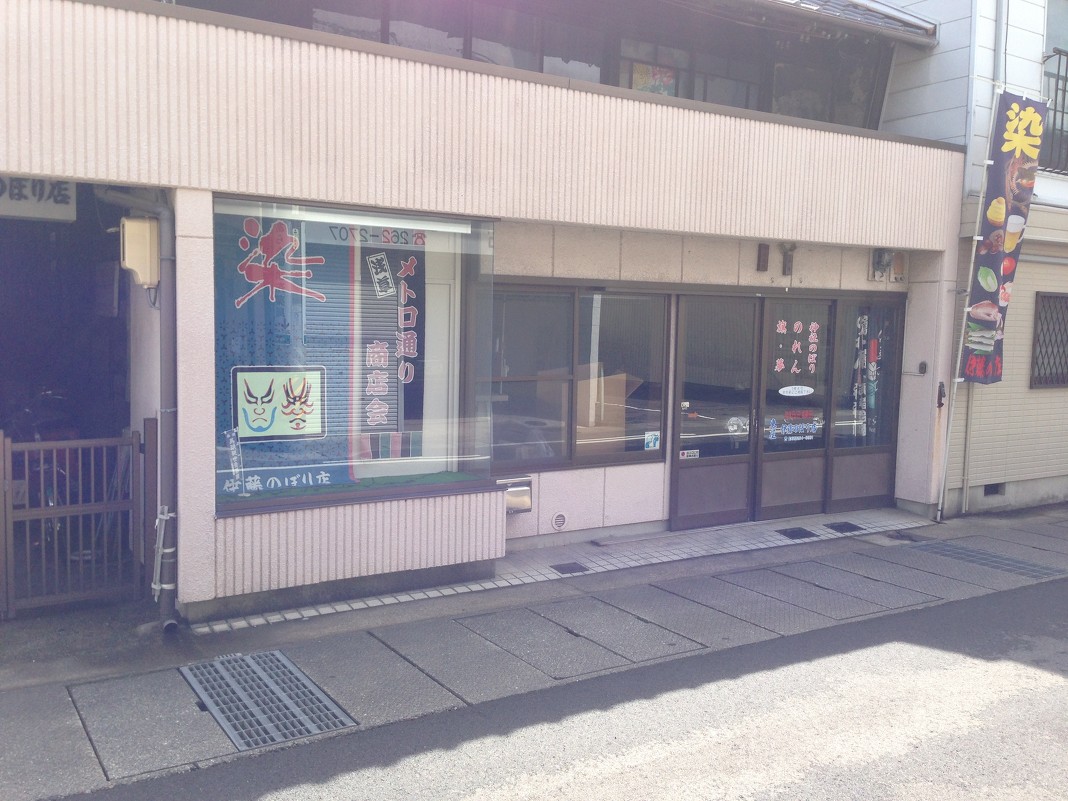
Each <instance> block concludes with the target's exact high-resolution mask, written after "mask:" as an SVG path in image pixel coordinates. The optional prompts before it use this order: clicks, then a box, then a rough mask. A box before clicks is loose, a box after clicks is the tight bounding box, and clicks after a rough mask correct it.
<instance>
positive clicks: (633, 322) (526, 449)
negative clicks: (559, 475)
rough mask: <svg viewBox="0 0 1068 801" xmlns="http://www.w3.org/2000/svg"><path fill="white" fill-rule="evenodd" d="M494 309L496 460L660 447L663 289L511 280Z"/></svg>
mask: <svg viewBox="0 0 1068 801" xmlns="http://www.w3.org/2000/svg"><path fill="white" fill-rule="evenodd" d="M493 310H494V315H493V336H492V339H493V378H492V387H491V389H489V390H488V391H487V392H486V393H485V394H486V395H487V396H488V397H489V399H490V402H491V404H492V407H493V460H494V468H495V469H497V470H508V469H512V468H514V469H524V470H525V469H530V468H532V467H536V466H538V465H552V464H565V463H568V462H569V461H570V460H571V459H572V458H574V459H576V460H579V461H599V462H604V461H613V460H617V459H620V458H624V455H625V454H637V458H641V457H642V456H650V457H652V456H654V455H655V456H659V455H660V453H661V450H660V448H661V442H660V440H661V436H662V432H663V419H664V375H665V365H664V360H665V343H664V337H665V319H666V317H665V314H666V300H665V299H664V298H663V297H659V296H648V295H622V294H621V295H615V294H607V293H603V292H587V291H577V292H576V291H573V290H571V291H548V290H521V289H515V290H503V291H497V292H496V293H495V296H494V302H493ZM627 458H634V457H627Z"/></svg>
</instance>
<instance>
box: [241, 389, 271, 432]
mask: <svg viewBox="0 0 1068 801" xmlns="http://www.w3.org/2000/svg"><path fill="white" fill-rule="evenodd" d="M241 383H242V384H243V385H244V401H245V405H244V408H242V409H241V414H243V415H244V417H245V425H246V426H247V427H248V428H249V429H250V430H252V431H255V432H256V433H262V432H264V431H267V430H269V429H270V428H271V426H273V425H274V418H275V416H276V415H277V414H278V407H277V406H275V405H274V381H273V380H272V381H271V382H269V383H268V384H267V387H266V389H263V390H262V391H260V390H259V389H253V387H252V385H251V384H250V383H249V380H248V379H247V378H245V379H243V380H242V381H241Z"/></svg>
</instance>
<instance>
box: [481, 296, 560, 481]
mask: <svg viewBox="0 0 1068 801" xmlns="http://www.w3.org/2000/svg"><path fill="white" fill-rule="evenodd" d="M573 302H574V297H573V295H572V294H571V293H570V292H568V293H564V292H516V291H512V292H509V291H504V292H498V293H496V294H495V295H494V298H493V337H492V340H493V385H492V388H491V390H490V392H489V397H490V402H491V406H492V408H493V461H494V465H495V467H497V468H500V467H502V466H507V465H510V464H519V465H526V464H530V463H545V462H553V461H561V460H564V459H567V458H568V456H569V455H570V454H569V453H568V450H567V437H566V436H565V433H566V431H567V430H568V428H567V427H568V423H569V418H570V415H569V414H568V411H569V410H570V408H571V379H572V374H571V370H572V331H573V329H574V306H573Z"/></svg>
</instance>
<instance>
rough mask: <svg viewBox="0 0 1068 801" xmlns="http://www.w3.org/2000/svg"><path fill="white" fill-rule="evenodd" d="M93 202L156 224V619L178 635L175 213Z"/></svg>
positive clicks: (111, 194)
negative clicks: (160, 534)
mask: <svg viewBox="0 0 1068 801" xmlns="http://www.w3.org/2000/svg"><path fill="white" fill-rule="evenodd" d="M94 192H95V194H96V196H97V197H98V198H99V199H100V200H102V201H104V202H105V203H110V204H111V205H113V206H120V207H122V208H125V209H131V210H133V211H139V212H142V213H144V214H148V215H151V216H153V217H155V218H157V219H158V220H159V309H160V323H159V339H160V342H159V361H160V378H159V395H160V410H159V411H160V419H159V463H160V466H159V473H160V486H159V509H158V511H157V516H156V527H157V529H160V528H162V531H163V538H162V542H160V543H159V555H158V556H157V559H158V560H159V565H160V568H159V577H158V589H159V616H160V626H161V628H162V630H163V632H164V633H170V632H174V631H176V630H177V629H178V610H177V605H176V602H177V597H178V592H177V590H178V529H177V524H176V521H175V519H174V518H175V514H176V511H175V510H176V509H177V504H178V471H177V464H178V414H177V413H178V356H177V341H178V340H177V323H178V317H177V310H176V304H175V289H176V278H175V257H174V244H175V234H174V212H173V211H172V210H171V207H170V206H168V205H167V203H166V202H165V201H153V200H147V199H145V198H142V197H139V196H137V195H131V194H129V193H127V192H121V191H119V190H117V189H111V188H106V187H102V186H97V187H94Z"/></svg>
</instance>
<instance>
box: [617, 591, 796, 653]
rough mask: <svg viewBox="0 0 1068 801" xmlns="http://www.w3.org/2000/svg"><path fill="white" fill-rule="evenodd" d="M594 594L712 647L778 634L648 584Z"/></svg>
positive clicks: (766, 637) (742, 643)
mask: <svg viewBox="0 0 1068 801" xmlns="http://www.w3.org/2000/svg"><path fill="white" fill-rule="evenodd" d="M597 597H598V598H599V599H601V600H602V601H604V602H605V603H608V604H611V605H612V606H615V607H618V608H620V609H622V610H624V611H626V612H630V613H631V614H632V615H637V616H638V617H640V618H642V619H643V620H648V621H649V622H650V623H655V624H656V625H657V626H661V627H662V628H665V629H670V630H671V631H674V632H676V633H677V634H681V635H682V636H683V637H686V638H688V639H691V640H693V641H694V642H699V643H701V644H702V645H704V646H705V647H706V648H710V649H712V650H721V649H724V648H734V647H735V646H738V645H747V644H749V643H754V642H760V641H761V640H769V639H772V638H773V637H777V636H778V635H777V634H776V633H775V632H773V631H769V630H768V629H765V628H761V627H760V626H756V625H754V624H752V623H748V622H746V621H744V620H740V619H739V618H736V617H732V616H731V615H728V614H725V613H723V612H720V611H719V610H717V609H712V608H711V607H708V606H704V605H702V604H699V603H697V602H696V601H691V600H689V599H688V598H683V597H681V596H679V595H674V594H672V593H670V592H667V591H666V590H662V589H660V588H659V587H653V586H651V585H649V584H640V585H638V586H636V587H627V588H621V589H618V590H609V591H606V592H600V593H597Z"/></svg>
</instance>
